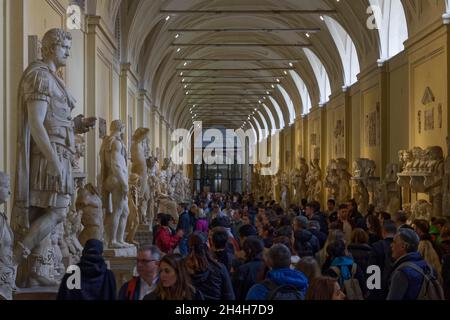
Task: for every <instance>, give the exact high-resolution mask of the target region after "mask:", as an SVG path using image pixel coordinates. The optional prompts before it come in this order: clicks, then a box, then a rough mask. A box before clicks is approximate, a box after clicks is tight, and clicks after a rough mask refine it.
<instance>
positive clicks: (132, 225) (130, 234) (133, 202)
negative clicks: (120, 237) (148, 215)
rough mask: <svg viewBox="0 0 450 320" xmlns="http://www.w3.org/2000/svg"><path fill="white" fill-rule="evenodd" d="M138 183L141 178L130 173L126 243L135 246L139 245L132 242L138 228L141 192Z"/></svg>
mask: <svg viewBox="0 0 450 320" xmlns="http://www.w3.org/2000/svg"><path fill="white" fill-rule="evenodd" d="M140 183H141V177H140V176H139V175H137V174H135V173H132V174H131V175H130V177H129V180H128V185H129V186H130V190H129V192H128V209H129V212H130V214H129V215H128V221H127V228H126V234H127V236H126V241H127V242H128V243H133V244H135V245H139V243H138V242H135V241H134V237H135V235H136V232H137V229H138V227H139V218H140V216H139V208H138V204H139V198H140V195H139V190H142V188H141V186H140Z"/></svg>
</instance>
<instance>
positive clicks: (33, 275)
mask: <svg viewBox="0 0 450 320" xmlns="http://www.w3.org/2000/svg"><path fill="white" fill-rule="evenodd" d="M53 235H54V232H52V233H51V234H49V235H48V236H47V237H46V238H45V239H44V240H42V241H41V243H40V244H39V245H38V246H37V247H35V248H34V249H33V250H32V252H31V254H30V259H29V263H30V268H29V275H28V277H27V284H26V286H27V287H28V288H34V287H57V286H58V285H59V282H58V278H57V275H58V273H57V271H56V270H55V265H56V264H57V261H56V255H55V246H54V245H53V243H52V237H53Z"/></svg>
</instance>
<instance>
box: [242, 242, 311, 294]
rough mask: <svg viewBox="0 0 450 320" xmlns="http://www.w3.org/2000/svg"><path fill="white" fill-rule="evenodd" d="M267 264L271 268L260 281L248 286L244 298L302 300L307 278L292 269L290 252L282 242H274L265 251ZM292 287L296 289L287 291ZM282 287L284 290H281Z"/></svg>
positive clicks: (306, 286)
mask: <svg viewBox="0 0 450 320" xmlns="http://www.w3.org/2000/svg"><path fill="white" fill-rule="evenodd" d="M266 263H267V266H268V267H269V268H270V269H271V270H270V271H269V272H268V273H267V276H266V280H265V281H263V282H262V283H258V284H255V285H254V286H253V287H251V288H250V290H249V292H248V294H247V298H246V300H303V299H304V297H305V295H306V290H307V288H308V279H307V278H306V276H305V275H304V274H303V273H301V272H300V271H298V270H292V269H291V268H290V265H291V252H290V250H289V248H287V247H286V246H285V245H283V244H276V245H274V246H273V247H271V248H270V250H269V251H268V253H267V261H266ZM286 286H289V288H291V286H292V287H294V288H295V289H296V290H292V291H287V290H286ZM283 289H284V290H283Z"/></svg>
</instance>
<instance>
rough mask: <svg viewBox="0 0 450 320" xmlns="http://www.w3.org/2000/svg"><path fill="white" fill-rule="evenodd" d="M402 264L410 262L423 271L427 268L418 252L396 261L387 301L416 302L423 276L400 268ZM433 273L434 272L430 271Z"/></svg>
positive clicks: (406, 268)
mask: <svg viewBox="0 0 450 320" xmlns="http://www.w3.org/2000/svg"><path fill="white" fill-rule="evenodd" d="M404 262H412V263H414V264H416V265H417V266H419V267H420V268H422V269H423V270H424V271H426V270H427V268H429V266H428V265H427V263H426V262H425V260H423V258H422V256H421V255H420V253H418V252H411V253H408V254H407V255H405V256H403V257H401V258H400V259H398V260H397V261H396V262H395V263H394V266H393V270H394V271H393V272H392V276H391V283H390V287H389V288H390V289H389V294H388V297H387V300H416V299H417V297H418V296H419V293H420V289H421V288H422V282H423V276H422V275H421V274H420V273H419V272H417V271H415V270H414V269H412V268H409V267H401V268H399V267H400V266H401V264H403V263H404ZM432 272H434V271H432Z"/></svg>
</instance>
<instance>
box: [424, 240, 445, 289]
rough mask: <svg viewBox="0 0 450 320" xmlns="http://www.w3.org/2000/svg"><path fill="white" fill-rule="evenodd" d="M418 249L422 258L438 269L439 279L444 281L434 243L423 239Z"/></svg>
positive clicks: (435, 269)
mask: <svg viewBox="0 0 450 320" xmlns="http://www.w3.org/2000/svg"><path fill="white" fill-rule="evenodd" d="M418 251H419V253H420V255H421V256H422V258H423V259H424V260H425V261H426V262H427V263H428V264H429V265H430V266H431V267H432V268H433V269H434V271H436V274H437V275H438V280H439V282H440V283H442V266H441V262H440V261H439V256H438V254H437V253H436V250H434V248H433V244H432V243H431V242H430V241H429V240H421V241H420V242H419V248H418Z"/></svg>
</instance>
